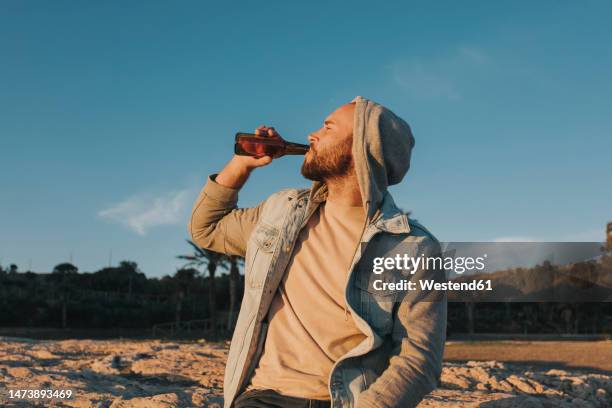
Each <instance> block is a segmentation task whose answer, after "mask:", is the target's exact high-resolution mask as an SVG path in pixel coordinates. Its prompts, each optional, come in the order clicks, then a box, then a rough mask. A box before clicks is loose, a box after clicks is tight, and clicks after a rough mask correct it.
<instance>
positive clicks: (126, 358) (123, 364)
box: [0, 338, 612, 408]
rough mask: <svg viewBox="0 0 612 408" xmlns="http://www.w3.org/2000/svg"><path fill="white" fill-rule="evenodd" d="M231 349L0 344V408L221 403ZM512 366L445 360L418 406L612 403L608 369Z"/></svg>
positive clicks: (606, 348)
mask: <svg viewBox="0 0 612 408" xmlns="http://www.w3.org/2000/svg"><path fill="white" fill-rule="evenodd" d="M500 344H501V343H499V342H498V343H496V346H495V347H498V348H500V347H501V348H500V349H501V350H512V349H513V346H512V344H509V345H508V346H503V344H502V345H501V346H500ZM468 346H470V347H471V349H472V350H473V351H472V352H471V356H472V357H473V359H474V360H482V359H480V358H479V356H478V353H479V352H480V350H485V351H486V350H487V347H482V346H479V345H478V344H468ZM515 346H516V345H515ZM470 347H467V346H466V344H449V345H448V346H447V351H448V350H450V356H451V357H452V355H453V350H455V351H457V353H458V354H460V355H461V356H462V357H466V356H468V355H470V353H469V352H468V351H467V350H468V349H469V348H470ZM533 347H537V346H534V345H531V343H523V344H522V347H514V349H515V350H514V354H516V351H517V350H522V352H526V353H527V354H529V349H530V348H533ZM563 347H564V343H563V342H547V346H546V350H549V351H550V352H551V353H555V348H556V350H558V352H557V354H559V353H561V352H560V350H562V349H563ZM581 347H582V349H583V350H585V353H587V351H588V350H593V349H594V348H595V349H596V350H599V349H597V347H601V350H603V351H597V352H596V353H595V354H597V356H599V357H601V355H602V354H603V355H606V353H611V352H612V342H590V343H588V342H584V344H582V346H581ZM227 348H228V343H227V342H225V343H207V342H203V341H200V342H162V341H127V340H124V341H119V340H116V341H93V340H66V341H38V340H36V341H35V340H26V339H8V338H5V339H2V338H0V406H3V407H5V406H6V407H21V406H24V407H29V406H55V407H104V408H108V407H112V408H120V407H143V408H145V407H146V408H156V407H164V408H166V407H168V408H169V407H190V406H193V407H220V406H222V382H223V369H224V362H225V359H226V357H227ZM489 350H490V349H489ZM512 354H513V352H509V353H508V355H509V356H511V355H512ZM561 354H562V353H561ZM583 354H584V353H583ZM587 354H588V353H587ZM485 355H486V353H485ZM538 355H541V353H540V354H538ZM497 356H498V357H497V360H503V359H504V353H503V352H502V353H500V352H499V351H497ZM447 357H448V355H447ZM515 357H516V356H515ZM583 357H584V356H581V358H583ZM451 360H457V359H456V358H451ZM510 360H511V361H512V362H506V363H502V362H500V361H495V360H491V361H467V362H458V361H455V362H451V361H448V362H445V365H444V371H443V374H442V386H441V387H440V388H439V389H437V390H436V391H435V392H433V393H432V394H430V395H429V396H428V397H427V398H426V399H425V400H424V401H423V402H422V403H421V405H420V406H419V407H420V408H431V407H484V408H492V407H504V408H505V407H517V408H518V407H521V408H523V407H526V408H539V407H543V408H548V407H610V406H612V375H611V374H612V373H611V372H610V371H607V370H606V368H607V367H601V364H600V365H599V368H597V369H596V368H593V369H591V370H589V369H588V368H585V367H584V366H581V367H580V368H565V369H559V368H552V366H547V365H546V364H545V363H544V362H542V361H540V362H538V363H537V364H533V361H532V360H531V359H529V361H528V362H527V361H526V362H520V361H518V360H519V359H518V358H510ZM583 365H584V364H583ZM570 367H571V365H570ZM24 388H25V389H53V390H67V389H69V390H72V392H73V398H72V399H68V400H18V399H10V398H9V390H17V389H24Z"/></svg>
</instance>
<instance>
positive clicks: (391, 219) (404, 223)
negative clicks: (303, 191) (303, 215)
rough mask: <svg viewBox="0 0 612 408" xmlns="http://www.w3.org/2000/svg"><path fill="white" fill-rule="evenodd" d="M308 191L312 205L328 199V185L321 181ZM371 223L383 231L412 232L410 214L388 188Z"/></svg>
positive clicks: (394, 232)
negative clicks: (408, 214) (403, 209)
mask: <svg viewBox="0 0 612 408" xmlns="http://www.w3.org/2000/svg"><path fill="white" fill-rule="evenodd" d="M308 193H309V194H308V197H309V201H310V205H317V204H319V203H321V202H323V201H325V200H326V199H327V186H326V185H325V184H324V183H321V185H319V186H317V188H313V189H310V190H309V191H308ZM370 224H371V225H374V226H375V227H376V228H378V229H379V230H381V231H386V232H390V233H392V234H401V233H405V234H407V233H409V232H410V225H409V224H408V216H407V215H406V214H404V213H402V212H401V211H400V209H399V208H398V207H397V206H396V205H395V201H394V200H393V197H392V196H391V193H389V191H388V190H385V193H384V196H383V201H382V204H381V205H380V207H379V208H378V210H377V211H376V213H375V214H374V217H373V218H372V221H371V222H370Z"/></svg>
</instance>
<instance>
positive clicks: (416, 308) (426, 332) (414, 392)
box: [358, 238, 447, 408]
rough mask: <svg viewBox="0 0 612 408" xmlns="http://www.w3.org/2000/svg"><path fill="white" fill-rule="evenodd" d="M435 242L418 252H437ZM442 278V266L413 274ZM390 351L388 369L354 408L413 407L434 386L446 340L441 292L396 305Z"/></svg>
mask: <svg viewBox="0 0 612 408" xmlns="http://www.w3.org/2000/svg"><path fill="white" fill-rule="evenodd" d="M439 247H440V246H439V243H438V242H437V241H435V240H433V239H430V238H426V239H425V242H424V246H423V250H422V251H421V250H419V252H418V253H424V254H425V255H429V256H434V255H437V254H439ZM419 279H432V280H436V281H438V282H444V281H446V274H445V271H444V270H443V269H429V270H424V269H421V270H419V271H417V272H416V273H415V275H414V277H413V279H412V280H413V281H415V282H417V284H418V280H419ZM396 309H397V310H396V312H395V313H394V324H393V333H392V340H393V352H392V356H391V358H390V361H389V366H388V368H387V369H386V370H385V371H384V372H383V373H382V375H381V376H380V377H378V378H377V379H376V381H374V383H372V385H371V386H370V387H369V388H368V389H367V390H365V391H364V392H363V393H362V394H361V395H359V400H358V401H359V402H358V408H391V407H394V408H395V407H397V408H399V407H401V408H408V407H416V406H417V405H418V404H419V402H420V401H421V400H422V399H423V397H425V395H427V394H428V393H429V392H431V391H432V390H434V389H435V388H436V387H437V386H438V381H439V378H440V375H441V372H442V357H443V354H444V343H445V341H446V314H447V296H446V293H445V292H440V291H438V292H435V293H434V292H433V291H432V292H429V293H425V292H423V291H422V292H420V293H419V294H418V295H415V296H407V297H405V298H404V299H403V300H402V301H401V303H399V304H398V305H397V307H396Z"/></svg>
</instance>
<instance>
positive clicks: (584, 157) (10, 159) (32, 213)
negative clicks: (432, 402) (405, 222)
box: [0, 1, 612, 276]
mask: <svg viewBox="0 0 612 408" xmlns="http://www.w3.org/2000/svg"><path fill="white" fill-rule="evenodd" d="M611 13H612V5H611V4H610V3H609V2H603V1H602V2H595V1H590V2H584V4H578V3H576V2H569V1H538V2H519V3H517V2H513V3H508V4H506V5H503V4H500V3H499V2H486V1H483V2H476V1H473V2H435V4H433V2H398V3H391V2H384V3H375V2H371V1H370V2H365V1H352V2H320V3H315V2H299V3H298V2H232V3H231V5H230V4H229V3H227V2H226V3H223V2H195V1H194V2H188V1H183V2H178V3H177V2H175V3H170V2H153V1H149V2H127V3H126V2H119V1H115V2H98V3H94V2H62V1H57V2H43V1H40V2H35V1H30V2H20V1H8V2H4V3H3V6H2V10H1V11H0V55H1V56H2V57H1V60H0V152H1V154H2V155H1V159H0V264H2V265H4V266H7V265H8V264H10V263H16V264H18V265H19V266H20V268H21V269H22V270H25V269H28V266H31V268H32V270H35V271H49V270H51V269H52V267H53V266H54V265H55V264H57V263H60V262H63V261H67V260H69V259H70V257H71V256H72V259H73V261H74V263H75V264H76V265H77V266H79V268H80V269H81V270H82V271H94V270H97V269H99V268H101V267H103V266H106V265H107V264H108V262H109V252H110V251H111V250H112V262H113V263H116V262H118V261H120V260H123V259H129V260H134V261H136V262H138V264H139V265H140V267H141V269H142V270H143V271H144V272H145V273H147V274H148V275H150V276H161V275H164V274H172V273H173V272H174V271H175V270H176V268H177V267H178V266H180V262H179V261H178V260H176V259H175V258H174V257H175V256H176V255H178V254H181V253H186V252H188V251H189V248H188V246H187V245H186V243H185V239H186V238H187V229H186V225H187V221H188V218H189V213H190V210H191V206H192V204H193V201H194V200H195V197H196V195H197V193H198V191H199V190H200V188H201V187H202V186H203V184H204V182H205V180H206V177H207V175H208V174H210V173H213V172H216V171H218V170H220V169H221V168H222V166H223V165H224V163H225V162H226V161H227V160H228V159H229V158H230V157H231V154H232V148H233V146H232V142H233V135H234V133H235V132H236V131H239V130H240V131H249V130H253V129H254V128H255V127H257V126H258V125H260V124H264V123H265V124H270V125H274V126H275V127H276V128H277V129H278V130H279V132H280V133H281V135H283V136H284V137H285V138H287V139H288V140H292V141H298V142H299V141H302V142H305V141H306V135H307V134H308V133H309V132H310V131H312V130H314V129H316V128H318V127H319V126H320V124H321V121H322V120H323V118H324V117H325V116H326V115H327V114H328V113H329V112H330V111H332V110H334V109H335V108H336V107H337V106H339V105H341V104H343V103H345V102H348V101H350V100H351V99H352V98H353V97H354V96H356V95H362V96H364V97H367V98H370V99H373V100H376V101H378V102H380V103H382V104H384V105H386V106H388V107H389V108H390V109H392V110H393V111H394V112H395V113H397V114H398V115H399V116H401V117H403V118H404V119H405V120H406V121H408V122H409V123H410V125H411V126H412V128H413V131H414V135H415V137H416V146H415V150H414V151H413V162H412V168H411V170H410V172H409V174H408V176H407V177H406V178H405V179H404V182H403V183H402V184H401V185H399V186H394V187H393V188H392V189H391V192H392V193H393V194H394V197H395V199H396V202H397V203H398V204H399V205H401V206H402V207H403V208H405V209H407V210H411V211H412V212H413V214H414V216H415V217H416V218H417V219H419V221H421V222H422V223H423V224H424V225H426V226H427V227H428V228H429V229H431V231H432V232H433V233H434V234H435V235H436V236H437V237H438V238H439V239H440V240H443V241H476V240H479V241H490V240H495V239H518V240H544V241H546V240H548V241H557V240H558V241H574V240H577V241H590V240H603V238H604V226H605V223H606V222H607V221H612V183H611V181H612V160H611V152H612V101H611V99H610V95H612V76H611V75H610V72H612V46H611V45H610V44H612V28H611V26H610V24H609V16H610V15H611ZM300 165H301V160H300V158H296V157H289V158H283V159H281V160H278V161H276V162H274V163H273V164H272V165H271V166H268V167H266V168H264V169H260V170H259V171H257V172H256V173H254V174H253V175H252V177H251V179H250V180H249V183H248V184H247V185H246V186H245V187H244V189H243V191H242V192H241V194H240V205H241V206H252V205H255V204H256V203H257V202H259V201H260V200H262V199H264V198H265V197H267V196H268V195H269V194H271V193H273V192H274V191H276V190H278V189H281V188H287V187H292V186H296V187H302V186H308V185H309V184H310V183H309V182H308V181H306V180H304V179H303V178H302V177H301V176H300V174H299V167H300Z"/></svg>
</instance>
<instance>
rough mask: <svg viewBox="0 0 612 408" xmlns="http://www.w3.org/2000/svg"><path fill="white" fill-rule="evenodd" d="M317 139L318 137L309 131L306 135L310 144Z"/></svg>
mask: <svg viewBox="0 0 612 408" xmlns="http://www.w3.org/2000/svg"><path fill="white" fill-rule="evenodd" d="M318 140H319V138H318V137H317V136H316V135H315V134H314V133H311V134H309V135H308V143H310V144H312V143H314V142H315V141H318Z"/></svg>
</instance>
